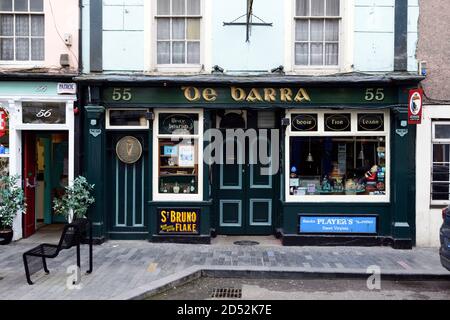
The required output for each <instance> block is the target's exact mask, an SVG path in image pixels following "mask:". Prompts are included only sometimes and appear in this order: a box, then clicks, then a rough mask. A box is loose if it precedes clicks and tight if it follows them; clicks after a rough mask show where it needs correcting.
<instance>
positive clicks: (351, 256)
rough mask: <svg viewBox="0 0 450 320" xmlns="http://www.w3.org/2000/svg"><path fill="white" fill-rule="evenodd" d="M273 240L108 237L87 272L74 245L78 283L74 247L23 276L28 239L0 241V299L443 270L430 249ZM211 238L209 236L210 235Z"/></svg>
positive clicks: (438, 272) (116, 294) (85, 251)
mask: <svg viewBox="0 0 450 320" xmlns="http://www.w3.org/2000/svg"><path fill="white" fill-rule="evenodd" d="M277 241H278V240H275V239H273V240H269V241H266V242H265V243H264V241H263V242H262V243H261V244H260V245H258V246H237V245H233V243H232V242H227V241H222V242H220V241H218V243H216V244H212V245H187V244H153V243H149V242H147V241H109V242H106V243H104V244H102V245H99V246H95V247H94V272H93V273H92V274H90V275H87V274H85V271H86V270H87V268H88V261H87V257H88V247H87V246H83V247H82V251H81V254H82V262H81V263H82V281H81V286H82V288H81V289H69V288H67V286H66V282H67V279H68V276H69V274H68V273H67V268H68V267H69V266H71V265H74V264H75V249H70V250H65V251H62V252H61V253H60V255H59V256H58V257H57V258H55V259H48V262H47V263H48V267H49V269H50V274H49V275H45V274H44V273H43V272H39V273H37V274H35V275H34V276H33V281H34V282H35V284H34V285H33V286H29V285H28V284H27V282H26V279H25V274H24V268H23V263H22V253H23V252H25V251H26V250H28V249H30V248H32V247H33V246H35V245H36V242H33V241H29V240H21V241H18V242H15V243H12V244H10V245H7V246H0V289H1V290H0V299H114V298H115V297H124V295H125V296H126V292H127V291H130V292H131V291H132V290H133V289H134V290H136V288H138V287H142V286H145V285H147V284H149V283H152V282H155V283H156V282H157V281H161V279H164V278H165V277H170V276H172V275H175V274H177V273H183V272H186V270H187V269H188V268H192V267H194V266H200V267H201V268H213V269H214V268H216V269H217V268H219V269H220V267H223V268H225V269H228V270H229V269H233V268H236V269H240V270H265V271H284V270H287V271H306V272H328V273H330V272H331V273H333V272H346V271H347V272H351V271H352V272H357V273H358V272H359V273H365V272H366V269H367V267H368V266H372V265H377V266H380V268H381V272H382V273H389V272H390V273H395V274H396V273H398V274H425V275H443V274H448V272H447V271H446V270H445V269H444V268H442V267H441V264H440V261H439V254H438V249H437V248H415V249H413V250H394V249H392V248H390V247H283V246H280V245H278V244H277ZM216 242H217V241H216Z"/></svg>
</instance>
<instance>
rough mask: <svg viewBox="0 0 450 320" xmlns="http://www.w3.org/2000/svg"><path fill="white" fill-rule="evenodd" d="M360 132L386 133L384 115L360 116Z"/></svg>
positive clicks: (367, 114) (370, 114) (368, 114)
mask: <svg viewBox="0 0 450 320" xmlns="http://www.w3.org/2000/svg"><path fill="white" fill-rule="evenodd" d="M358 131H384V114H382V113H365V114H358Z"/></svg>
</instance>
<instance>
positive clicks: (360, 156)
mask: <svg viewBox="0 0 450 320" xmlns="http://www.w3.org/2000/svg"><path fill="white" fill-rule="evenodd" d="M358 160H364V146H363V144H362V142H361V151H360V152H359V155H358Z"/></svg>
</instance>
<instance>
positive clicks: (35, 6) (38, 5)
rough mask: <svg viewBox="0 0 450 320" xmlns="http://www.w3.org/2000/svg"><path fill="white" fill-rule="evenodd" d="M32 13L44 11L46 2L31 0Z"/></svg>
mask: <svg viewBox="0 0 450 320" xmlns="http://www.w3.org/2000/svg"><path fill="white" fill-rule="evenodd" d="M30 11H31V12H42V11H44V0H30Z"/></svg>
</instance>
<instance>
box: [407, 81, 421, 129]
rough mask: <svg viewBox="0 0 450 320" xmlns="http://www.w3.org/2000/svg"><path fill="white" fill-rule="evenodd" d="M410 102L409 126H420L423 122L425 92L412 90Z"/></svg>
mask: <svg viewBox="0 0 450 320" xmlns="http://www.w3.org/2000/svg"><path fill="white" fill-rule="evenodd" d="M408 101H409V103H408V124H420V123H421V122H422V106H423V90H422V89H413V90H410V91H409V100H408Z"/></svg>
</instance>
